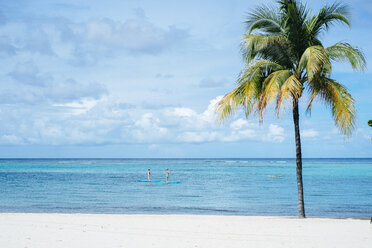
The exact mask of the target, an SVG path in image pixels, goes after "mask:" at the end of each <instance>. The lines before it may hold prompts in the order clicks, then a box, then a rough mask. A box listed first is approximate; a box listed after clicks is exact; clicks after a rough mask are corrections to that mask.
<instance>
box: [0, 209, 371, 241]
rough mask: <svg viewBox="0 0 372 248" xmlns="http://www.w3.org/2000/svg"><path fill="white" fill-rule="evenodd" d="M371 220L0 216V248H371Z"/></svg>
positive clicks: (109, 215) (121, 215) (16, 214)
mask: <svg viewBox="0 0 372 248" xmlns="http://www.w3.org/2000/svg"><path fill="white" fill-rule="evenodd" d="M371 234H372V224H370V220H369V219H368V218H366V219H355V218H342V219H340V218H314V217H311V218H306V219H298V218H297V217H293V216H286V217H284V216H283V217H275V216H226V215H172V214H171V215H169V214H164V215H148V214H68V213H59V214H53V213H45V214H44V213H43V214H41V213H0V247H7V248H13V247H14V248H15V247H28V248H31V247H38V248H44V247H45V248H46V247H72V248H74V247H90V248H96V247H97V248H98V247H163V248H168V247H169V248H170V247H179V248H183V247H185V248H186V247H206V248H209V247H211V248H212V247H296V248H297V247H306V248H307V247H338V248H340V247H341V248H342V247H345V248H346V247H359V248H364V247H370V244H371V243H372V235H371Z"/></svg>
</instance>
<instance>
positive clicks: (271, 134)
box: [265, 124, 285, 143]
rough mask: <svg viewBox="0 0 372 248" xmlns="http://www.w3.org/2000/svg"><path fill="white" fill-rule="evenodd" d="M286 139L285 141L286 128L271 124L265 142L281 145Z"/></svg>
mask: <svg viewBox="0 0 372 248" xmlns="http://www.w3.org/2000/svg"><path fill="white" fill-rule="evenodd" d="M284 139H285V134H284V128H282V127H280V126H278V125H275V124H270V125H269V131H268V133H267V134H266V137H265V140H267V141H271V142H278V143H281V142H283V141H284Z"/></svg>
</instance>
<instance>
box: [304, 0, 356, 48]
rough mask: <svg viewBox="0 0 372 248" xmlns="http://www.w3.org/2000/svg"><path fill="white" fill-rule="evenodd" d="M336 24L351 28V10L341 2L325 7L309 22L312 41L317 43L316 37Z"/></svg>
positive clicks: (308, 26)
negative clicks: (339, 23)
mask: <svg viewBox="0 0 372 248" xmlns="http://www.w3.org/2000/svg"><path fill="white" fill-rule="evenodd" d="M335 22H341V23H344V24H346V25H348V26H350V22H349V8H348V6H347V5H345V4H342V3H341V2H335V3H333V4H332V5H326V6H324V7H323V8H322V9H321V10H320V11H319V13H318V14H317V15H315V16H313V17H312V18H309V19H308V20H307V22H306V24H307V29H308V32H309V36H310V38H311V41H314V42H315V41H316V40H315V39H316V36H318V35H319V34H320V33H321V32H322V31H327V30H328V29H329V27H330V26H331V25H332V24H333V23H335ZM309 45H314V44H309Z"/></svg>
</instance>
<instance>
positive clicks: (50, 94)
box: [0, 0, 372, 158]
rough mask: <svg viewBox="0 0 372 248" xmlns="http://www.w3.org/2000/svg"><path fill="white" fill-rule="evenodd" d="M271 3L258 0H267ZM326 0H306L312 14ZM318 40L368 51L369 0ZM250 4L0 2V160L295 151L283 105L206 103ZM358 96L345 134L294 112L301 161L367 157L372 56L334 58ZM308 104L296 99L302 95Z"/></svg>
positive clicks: (223, 78) (325, 118)
mask: <svg viewBox="0 0 372 248" xmlns="http://www.w3.org/2000/svg"><path fill="white" fill-rule="evenodd" d="M270 2H273V1H261V3H270ZM332 2H333V1H308V7H311V8H313V11H317V10H319V8H320V7H321V6H322V5H323V4H325V3H332ZM344 2H346V3H349V5H350V7H351V12H352V19H351V20H352V27H351V29H349V28H347V27H345V26H334V27H333V28H332V30H331V32H329V33H327V34H326V35H324V37H323V42H324V44H326V45H331V44H333V43H335V42H337V41H344V42H348V43H351V44H352V45H354V46H358V47H360V48H362V50H363V51H364V53H365V56H366V58H367V62H369V58H371V56H372V45H371V44H372V43H371V42H370V41H371V40H372V32H371V31H370V27H371V26H372V2H370V1H367V0H356V1H344ZM257 4H260V3H259V2H258V1H250V0H244V1H243V0H242V1H238V0H233V1H161V0H159V1H79V0H77V1H36V0H33V1H1V2H0V57H1V59H0V65H1V68H2V70H1V74H0V82H1V83H0V120H1V122H0V157H8V158H9V157H264V158H265V157H294V156H295V151H294V149H295V147H294V138H293V124H292V116H291V111H290V108H288V109H287V112H285V113H283V114H282V115H281V116H280V118H279V119H277V118H276V116H275V115H274V114H273V111H272V110H268V111H267V113H266V115H265V119H264V122H263V124H261V125H260V124H259V123H258V120H257V117H256V116H252V117H250V118H248V119H245V118H244V116H243V115H242V113H237V115H235V116H234V117H233V118H231V120H229V121H227V122H225V123H224V124H223V125H218V124H217V122H216V120H215V115H214V104H215V103H216V102H217V101H218V99H220V97H221V96H223V95H224V94H225V93H227V92H228V91H230V90H232V89H233V88H234V86H235V80H236V78H237V76H238V74H239V72H240V70H241V69H242V66H243V63H242V60H241V56H240V53H239V44H240V42H241V37H242V34H243V33H244V23H243V22H244V18H245V16H246V14H247V12H249V11H250V10H251V9H253V8H254V7H255V6H257ZM333 70H334V71H333V77H334V78H336V79H337V80H339V81H340V82H342V83H343V84H345V85H346V86H347V88H348V89H349V90H350V92H351V93H352V95H353V97H354V98H355V100H356V103H357V109H358V117H357V127H356V129H355V131H354V133H353V136H352V137H351V138H345V137H344V136H343V135H342V134H341V133H340V132H339V131H338V129H337V128H336V127H335V126H334V124H333V121H332V118H331V114H330V110H329V109H328V108H327V107H326V106H323V105H322V104H321V102H316V103H315V104H314V107H313V111H312V115H311V117H310V116H306V115H305V111H304V108H302V109H301V113H300V114H301V130H302V144H303V156H304V157H371V156H372V152H371V151H372V141H371V138H372V128H370V127H368V126H367V120H368V119H372V82H371V81H372V80H371V79H370V75H371V73H370V72H371V63H369V64H368V65H367V70H366V71H365V72H364V73H359V72H353V71H352V70H351V68H350V67H349V66H348V65H344V64H336V65H335V66H334V69H333ZM301 104H302V105H301V106H302V107H304V106H305V102H301Z"/></svg>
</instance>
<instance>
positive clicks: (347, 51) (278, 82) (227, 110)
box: [217, 0, 366, 218]
mask: <svg viewBox="0 0 372 248" xmlns="http://www.w3.org/2000/svg"><path fill="white" fill-rule="evenodd" d="M277 4H278V7H277V8H275V7H268V6H261V7H258V8H256V9H255V10H254V11H253V12H251V13H250V14H249V16H248V18H247V21H246V24H247V33H246V34H244V35H243V43H242V54H243V58H244V60H245V67H244V69H243V70H242V72H241V74H240V76H239V78H238V80H237V88H236V89H234V90H233V91H231V92H229V93H227V94H226V95H225V96H224V97H223V99H222V100H221V101H220V102H219V103H218V107H217V113H218V115H219V120H220V121H223V120H225V119H227V118H228V117H230V116H231V115H232V114H233V113H234V112H236V110H238V109H239V108H243V109H244V111H245V116H246V117H248V116H249V115H250V114H251V113H252V112H253V110H255V111H254V112H256V113H258V115H259V119H260V122H261V121H262V119H263V113H264V110H265V109H266V108H267V106H268V105H269V103H270V102H272V101H275V109H276V111H277V114H278V117H279V113H280V110H281V108H282V107H283V106H284V105H286V103H287V104H290V106H291V107H292V112H293V122H294V131H295V143H296V174H297V190H298V216H299V217H300V218H305V207H304V197H303V183H302V155H301V139H300V128H299V99H300V98H301V96H302V95H303V94H304V93H305V94H306V93H308V94H309V102H308V104H307V111H308V112H309V113H310V111H311V106H312V103H313V101H314V100H315V99H317V98H318V99H320V100H322V101H323V102H324V103H325V104H326V105H328V106H329V107H330V109H331V111H332V116H333V118H334V121H335V124H336V125H337V126H338V127H339V128H340V130H341V131H342V132H343V133H344V134H345V135H346V136H349V135H350V134H351V131H352V130H353V128H354V124H355V107H354V99H353V98H352V96H351V95H350V93H349V92H348V91H347V89H346V87H345V86H343V85H342V84H340V83H339V82H337V81H336V80H334V79H332V78H331V72H332V65H331V63H332V62H333V61H347V62H349V63H350V64H351V67H352V68H353V69H355V70H363V69H364V68H365V65H366V61H365V58H364V56H363V54H362V52H361V51H360V50H359V49H358V48H355V47H353V46H351V45H350V44H348V43H342V42H339V43H336V44H334V45H333V46H330V47H327V48H325V47H324V46H323V44H322V42H321V40H320V39H319V36H320V34H322V33H324V32H325V31H328V29H329V28H330V27H331V25H332V24H334V23H337V22H338V23H342V24H346V25H348V26H350V23H349V19H348V15H349V12H348V8H347V6H346V5H343V4H341V3H334V4H332V5H326V6H324V7H323V8H322V9H321V10H320V11H319V13H317V14H316V15H311V10H310V9H308V8H307V7H306V6H305V5H304V4H303V3H302V2H300V1H297V0H280V1H277Z"/></svg>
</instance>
